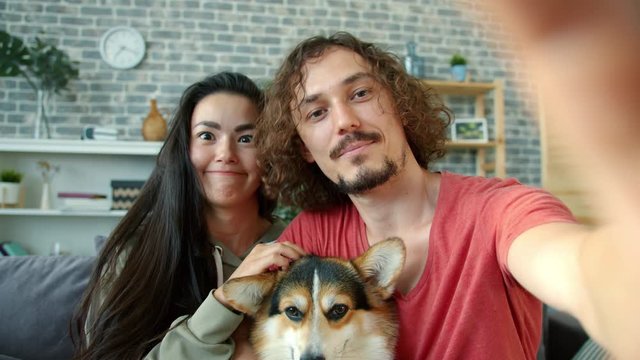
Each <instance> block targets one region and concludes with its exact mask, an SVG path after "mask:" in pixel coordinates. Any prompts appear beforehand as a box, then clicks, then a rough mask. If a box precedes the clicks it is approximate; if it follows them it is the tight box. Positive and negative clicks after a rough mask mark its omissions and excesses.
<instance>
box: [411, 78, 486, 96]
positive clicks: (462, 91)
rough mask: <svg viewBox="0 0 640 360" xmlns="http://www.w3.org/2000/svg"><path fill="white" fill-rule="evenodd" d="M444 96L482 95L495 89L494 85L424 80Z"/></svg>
mask: <svg viewBox="0 0 640 360" xmlns="http://www.w3.org/2000/svg"><path fill="white" fill-rule="evenodd" d="M424 81H425V82H426V83H427V84H429V85H430V86H431V87H433V88H434V89H435V90H436V92H438V93H439V94H442V95H482V94H486V93H488V92H491V91H493V90H494V89H495V84H494V83H484V82H456V81H442V80H424Z"/></svg>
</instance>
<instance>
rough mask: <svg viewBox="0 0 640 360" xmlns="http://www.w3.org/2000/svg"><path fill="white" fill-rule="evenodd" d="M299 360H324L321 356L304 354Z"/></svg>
mask: <svg viewBox="0 0 640 360" xmlns="http://www.w3.org/2000/svg"><path fill="white" fill-rule="evenodd" d="M300 360H325V358H324V355H322V354H312V353H304V354H302V356H301V357H300Z"/></svg>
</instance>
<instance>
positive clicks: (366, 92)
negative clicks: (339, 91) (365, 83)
mask: <svg viewBox="0 0 640 360" xmlns="http://www.w3.org/2000/svg"><path fill="white" fill-rule="evenodd" d="M367 95H369V89H360V90H358V91H356V92H355V93H354V94H353V98H354V99H362V98H364V97H366V96H367Z"/></svg>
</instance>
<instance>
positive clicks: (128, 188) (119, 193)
mask: <svg viewBox="0 0 640 360" xmlns="http://www.w3.org/2000/svg"><path fill="white" fill-rule="evenodd" d="M143 185H144V180H111V190H112V194H111V195H112V196H111V197H112V200H113V201H112V204H111V210H129V209H131V206H132V205H133V202H134V201H135V200H136V198H137V197H138V195H139V194H140V190H142V186H143Z"/></svg>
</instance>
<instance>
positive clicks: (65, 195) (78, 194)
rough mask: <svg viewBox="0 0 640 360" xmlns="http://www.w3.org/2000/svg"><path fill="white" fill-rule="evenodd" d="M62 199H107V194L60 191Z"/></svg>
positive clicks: (59, 194)
mask: <svg viewBox="0 0 640 360" xmlns="http://www.w3.org/2000/svg"><path fill="white" fill-rule="evenodd" d="M58 198H60V199H106V198H107V195H106V194H98V193H89V192H64V191H61V192H58Z"/></svg>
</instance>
